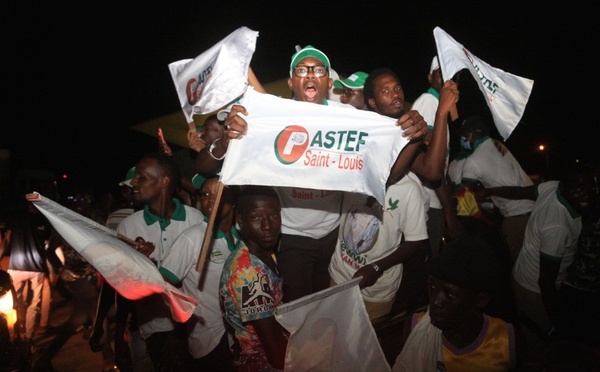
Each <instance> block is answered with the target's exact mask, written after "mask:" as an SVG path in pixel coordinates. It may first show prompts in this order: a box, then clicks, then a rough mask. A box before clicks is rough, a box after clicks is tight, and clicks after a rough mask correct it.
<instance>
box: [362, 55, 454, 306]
mask: <svg viewBox="0 0 600 372" xmlns="http://www.w3.org/2000/svg"><path fill="white" fill-rule="evenodd" d="M364 98H365V103H366V104H367V106H368V108H369V110H371V111H375V112H376V113H378V114H380V115H385V116H389V117H390V118H399V117H402V115H403V113H404V111H405V110H404V90H403V88H402V84H401V83H400V78H399V77H398V75H397V74H396V73H395V72H394V71H392V70H391V69H389V68H385V67H383V68H377V69H375V70H373V71H371V73H370V74H369V76H368V77H367V79H366V81H365V85H364ZM458 98H459V92H458V86H457V85H456V83H455V82H454V81H452V80H448V81H446V82H445V83H444V84H443V85H442V87H441V89H440V99H439V104H438V106H437V109H436V111H435V115H434V118H435V119H434V120H435V123H434V124H433V131H431V132H428V137H427V138H426V139H425V141H424V143H423V144H421V146H420V148H419V151H417V152H416V153H415V154H414V155H413V156H414V160H413V161H412V163H411V165H410V172H408V176H409V177H411V178H413V179H414V180H415V181H417V183H418V184H419V185H420V186H421V193H422V194H423V197H424V200H426V206H425V213H428V210H429V195H428V194H427V191H425V188H424V187H423V185H422V183H423V182H425V183H439V182H440V180H441V179H442V178H443V177H444V176H445V169H446V154H447V151H448V146H447V143H448V116H449V113H450V110H451V108H452V106H454V105H455V104H456V103H457V102H458ZM390 181H392V179H390V180H388V186H389V185H390V184H391V183H390ZM396 181H397V180H394V182H396ZM392 183H393V182H392ZM428 230H429V223H428ZM428 234H429V231H428ZM431 255H432V250H431V248H430V247H428V249H425V250H423V249H421V250H419V251H417V252H415V254H413V255H412V257H410V258H407V259H406V260H405V261H404V262H403V273H402V282H401V284H400V288H399V289H398V292H397V293H396V300H395V303H394V304H393V306H392V310H391V312H392V314H401V313H403V312H412V311H415V309H417V308H419V307H420V306H421V305H424V304H426V302H427V301H426V295H425V287H426V283H427V276H428V275H429V267H428V266H429V259H430V256H431Z"/></svg>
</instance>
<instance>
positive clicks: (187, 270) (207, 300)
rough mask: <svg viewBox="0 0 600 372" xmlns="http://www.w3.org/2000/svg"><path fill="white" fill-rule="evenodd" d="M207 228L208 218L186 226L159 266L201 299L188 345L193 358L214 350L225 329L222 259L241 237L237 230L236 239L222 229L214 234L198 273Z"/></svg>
mask: <svg viewBox="0 0 600 372" xmlns="http://www.w3.org/2000/svg"><path fill="white" fill-rule="evenodd" d="M205 232H206V222H202V223H200V224H198V225H194V226H191V227H189V228H187V229H186V230H185V231H184V232H182V233H181V235H180V236H179V238H177V240H176V241H175V242H174V243H173V246H172V247H171V251H170V252H169V254H168V255H167V257H166V258H165V260H164V261H163V265H162V267H161V268H160V272H161V273H162V274H163V275H164V276H166V277H167V278H169V279H170V280H171V281H172V282H173V283H175V284H177V283H179V282H181V283H182V290H183V292H184V293H187V294H189V295H191V296H193V297H195V298H197V299H198V300H199V301H200V304H199V305H198V306H197V307H196V309H195V310H194V315H193V316H192V321H191V323H188V324H189V325H188V346H189V349H190V353H191V354H192V357H194V358H201V357H203V356H205V355H207V354H208V353H210V352H211V351H212V350H214V348H215V347H216V346H217V345H218V344H219V341H220V340H221V338H222V337H223V334H224V333H225V323H224V322H223V315H222V313H221V306H220V304H219V281H220V280H221V272H222V271H223V263H225V259H226V258H227V257H229V254H230V253H231V252H232V251H233V250H234V249H235V245H236V243H237V242H238V241H239V236H237V237H236V235H237V232H235V233H234V238H236V241H235V242H232V241H230V240H229V238H228V237H227V236H226V235H225V234H223V232H221V231H218V232H217V233H216V235H215V234H213V236H212V238H213V241H212V244H211V245H210V246H209V249H210V253H209V254H208V255H207V257H206V261H205V266H204V268H203V269H202V272H201V273H199V272H198V271H196V264H197V262H198V257H199V256H200V248H201V247H202V243H203V241H204V235H205Z"/></svg>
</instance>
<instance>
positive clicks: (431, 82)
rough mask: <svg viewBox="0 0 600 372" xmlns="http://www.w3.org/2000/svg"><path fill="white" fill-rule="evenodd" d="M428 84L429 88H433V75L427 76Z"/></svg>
mask: <svg viewBox="0 0 600 372" xmlns="http://www.w3.org/2000/svg"><path fill="white" fill-rule="evenodd" d="M427 82H428V83H429V86H433V74H427Z"/></svg>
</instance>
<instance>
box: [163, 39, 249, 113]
mask: <svg viewBox="0 0 600 372" xmlns="http://www.w3.org/2000/svg"><path fill="white" fill-rule="evenodd" d="M257 37H258V32H257V31H253V30H251V29H249V28H247V27H240V28H238V29H237V30H235V31H234V32H232V33H231V34H229V35H228V36H227V37H226V38H224V39H223V40H221V41H219V42H218V43H216V44H215V45H213V46H212V47H211V48H210V49H208V50H206V51H205V52H204V53H202V54H200V55H199V56H197V57H196V58H194V59H182V60H180V61H176V62H172V63H170V64H169V71H170V72H171V77H172V78H173V82H174V83H175V90H176V91H177V96H178V97H179V102H180V103H181V108H182V110H183V114H184V115H185V117H186V120H187V122H188V123H191V122H193V121H194V119H193V118H192V116H193V115H194V114H200V115H203V114H208V113H209V112H212V111H216V110H218V109H219V108H221V107H223V106H225V105H227V104H228V103H230V102H232V101H234V100H235V99H236V98H238V97H239V96H241V95H242V94H243V93H244V91H245V90H246V87H247V82H248V67H249V66H250V60H251V59H252V55H253V54H254V50H255V48H256V38H257Z"/></svg>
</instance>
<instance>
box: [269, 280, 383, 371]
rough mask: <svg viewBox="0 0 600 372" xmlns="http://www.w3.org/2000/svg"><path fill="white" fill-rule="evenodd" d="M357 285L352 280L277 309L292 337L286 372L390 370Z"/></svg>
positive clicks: (289, 341)
mask: <svg viewBox="0 0 600 372" xmlns="http://www.w3.org/2000/svg"><path fill="white" fill-rule="evenodd" d="M359 282H360V278H356V279H352V280H350V281H348V282H346V283H342V284H339V285H336V286H334V287H331V288H327V289H324V290H322V291H320V292H317V293H313V294H312V295H308V296H305V297H302V298H300V299H298V300H295V301H292V302H290V303H287V304H283V305H281V306H279V307H277V309H276V310H275V319H276V320H277V321H278V322H279V323H280V324H281V325H282V326H283V327H284V328H285V329H287V330H288V331H289V332H290V338H289V340H288V346H287V350H286V354H285V367H284V371H294V372H296V371H328V372H329V371H343V372H346V371H357V372H358V371H365V372H377V371H390V365H389V364H388V362H387V360H386V359H385V354H384V353H383V350H382V349H381V345H380V344H379V341H378V340H377V334H376V333H375V330H374V329H373V326H372V325H371V321H370V320H369V315H368V314H367V310H366V309H365V304H364V302H363V298H362V295H361V294H360V289H359V287H358V283H359Z"/></svg>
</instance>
